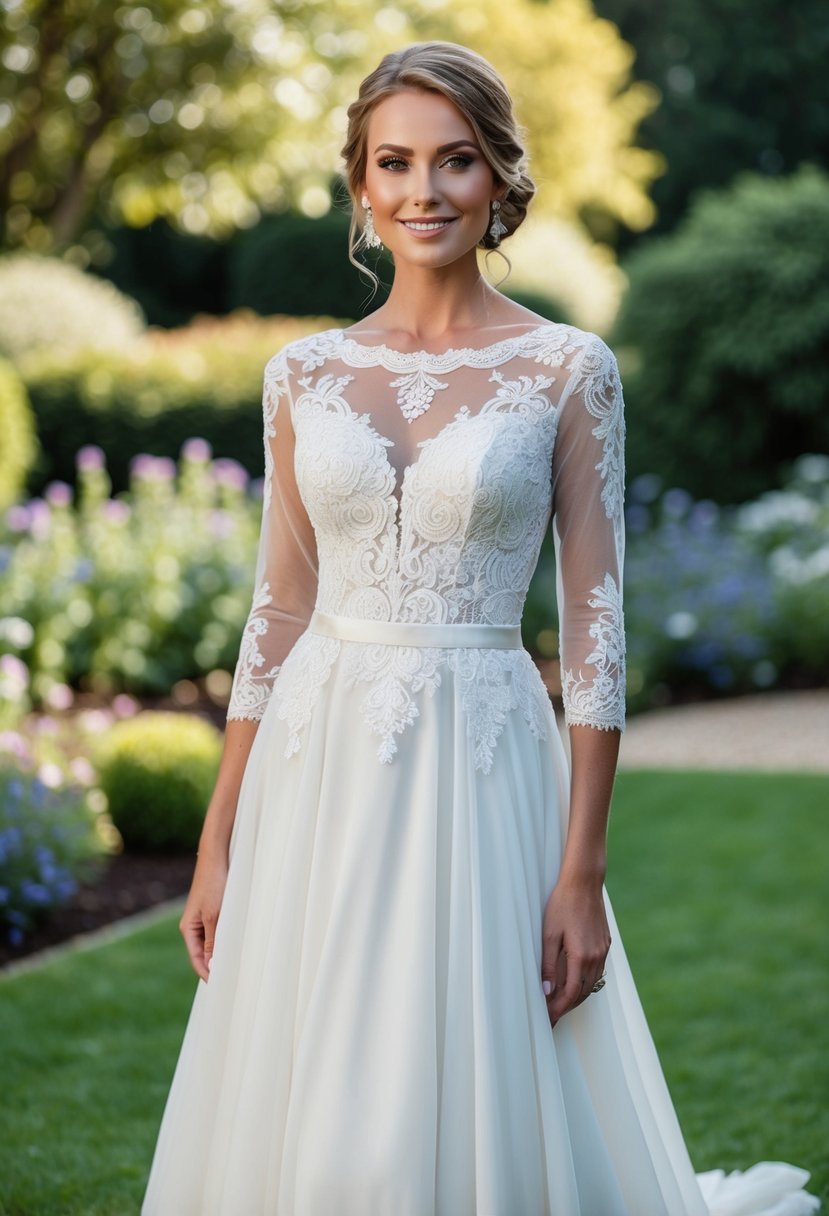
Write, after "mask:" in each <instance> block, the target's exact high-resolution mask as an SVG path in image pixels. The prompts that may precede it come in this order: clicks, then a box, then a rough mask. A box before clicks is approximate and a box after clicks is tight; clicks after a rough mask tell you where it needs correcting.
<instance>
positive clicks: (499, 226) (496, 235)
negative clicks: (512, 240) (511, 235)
mask: <svg viewBox="0 0 829 1216" xmlns="http://www.w3.org/2000/svg"><path fill="white" fill-rule="evenodd" d="M500 211H501V200H500V199H497V198H494V199H493V200H492V223H491V224H490V225H489V235H490V236H491V237H492V239H493V241H494V242H495V244H496V245H500V244H501V237H502V236H504V234H505V233H506V232H507V231H508V229H507V226H506V224H504V223H503V222H502V220H501V215H500Z"/></svg>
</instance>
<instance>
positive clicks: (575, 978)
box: [551, 954, 587, 1021]
mask: <svg viewBox="0 0 829 1216" xmlns="http://www.w3.org/2000/svg"><path fill="white" fill-rule="evenodd" d="M565 958H566V973H565V979H564V983H563V984H562V985H561V986H560V987H559V990H558V993H557V996H556V997H555V999H554V1000H553V1004H552V1008H551V1013H552V1015H553V1017H554V1018H555V1019H556V1021H558V1019H559V1018H561V1017H563V1016H564V1014H565V1013H569V1011H570V1010H571V1009H574V1008H575V1007H576V1005H577V1004H578V1003H579V1001H580V1000H581V998H582V993H583V991H584V984H583V982H582V980H583V977H584V976H585V975H586V974H587V967H586V964H585V962H584V960H583V959H582V958H581V957H580V956H579V955H574V954H569V955H565Z"/></svg>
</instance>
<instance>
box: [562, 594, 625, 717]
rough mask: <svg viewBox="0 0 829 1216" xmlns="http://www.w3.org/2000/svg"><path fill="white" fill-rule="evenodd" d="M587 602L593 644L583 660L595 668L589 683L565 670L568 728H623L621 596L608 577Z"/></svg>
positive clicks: (623, 656)
mask: <svg viewBox="0 0 829 1216" xmlns="http://www.w3.org/2000/svg"><path fill="white" fill-rule="evenodd" d="M590 594H591V595H592V596H593V598H592V599H590V600H588V603H589V605H590V607H591V608H596V609H598V615H597V616H596V619H595V620H594V621H593V623H592V624H591V626H590V629H589V633H590V637H591V638H592V639H593V640H594V642H595V643H596V645H595V646H594V648H593V650H592V651H591V653H590V654H589V655H588V656H587V658H586V659H585V660H584V661H585V663H589V664H591V665H592V666H593V667H595V669H596V671H595V675H594V677H593V679H592V680H591V681H587V680H585V678H584V676H583V675H582V672H581V670H579V674H578V676H575V675H574V674H573V672H572V671H565V672H564V673H563V674H562V677H561V692H562V699H563V701H564V710H565V718H566V721H567V724H568V726H576V725H583V726H598V727H600V728H601V729H603V730H613V729H614V728H618V729H619V730H623V729H624V721H625V632H624V616H623V613H622V593H621V591H620V589H619V588H618V587H617V585H616V582H615V581H614V579H613V577H612V576H611V575H610V574H606V575H605V577H604V582H603V583H602V584H601V585H600V586H598V587H594V588H593V590H592V591H591V593H590Z"/></svg>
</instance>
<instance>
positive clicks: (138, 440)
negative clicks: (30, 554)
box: [22, 314, 337, 493]
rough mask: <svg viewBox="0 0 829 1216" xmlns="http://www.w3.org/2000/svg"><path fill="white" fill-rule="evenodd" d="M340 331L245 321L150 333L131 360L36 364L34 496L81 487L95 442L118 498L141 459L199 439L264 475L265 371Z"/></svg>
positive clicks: (313, 322) (32, 387) (323, 322)
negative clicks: (81, 464) (84, 460)
mask: <svg viewBox="0 0 829 1216" xmlns="http://www.w3.org/2000/svg"><path fill="white" fill-rule="evenodd" d="M335 324H337V322H335V321H333V320H332V319H330V318H327V317H320V318H312V319H305V320H302V321H298V320H294V319H293V318H290V317H287V318H285V317H277V318H269V319H267V320H260V319H259V318H255V317H252V316H251V315H250V314H244V315H238V314H237V315H234V316H231V317H229V318H226V319H225V318H221V319H211V320H201V321H199V322H198V323H196V324H193V325H191V326H187V327H186V328H184V329H181V330H173V331H167V332H164V333H159V334H153V335H149V336H148V338H147V339H146V340H145V341H144V342H142V343H141V344H140V345H139V346H137V347H135V348H133V349H132V350H130V351H127V352H125V353H120V354H118V353H110V354H106V355H101V354H100V353H94V352H88V351H87V352H77V353H76V354H75V355H73V356H69V357H64V356H60V355H52V354H51V353H49V354H46V353H44V354H41V355H38V356H35V357H31V358H29V359H27V360H26V361H25V363H24V364H23V365H22V372H23V376H24V379H25V381H26V385H27V388H28V392H29V397H30V400H31V403H32V407H33V409H34V413H35V418H36V422H37V430H38V436H39V438H40V443H41V454H40V458H39V460H38V462H37V464H36V466H35V468H34V470H33V472H32V474H31V475H30V478H29V489H30V491H31V492H32V493H39V492H40V491H42V489H43V487H44V486H45V485H46V484H47V483H48V482H49V481H52V480H58V481H65V482H68V483H70V484H72V483H73V482H74V480H75V453H76V452H77V451H78V450H79V449H80V448H82V447H84V446H86V445H87V444H92V443H94V444H96V445H97V446H98V447H100V448H102V449H103V451H104V453H105V455H106V464H107V469H108V471H109V475H110V477H111V479H112V484H113V487H114V489H115V491H116V492H117V491H120V490H123V489H125V488H126V486H127V485H128V482H129V468H130V463H131V461H132V458H133V457H134V455H135V454H136V452H145V453H148V454H150V455H154V456H173V455H175V454H176V453H177V452H178V451H179V450H180V449H181V447H182V445H183V443H184V442H185V441H186V440H187V439H188V438H190V437H191V436H192V435H201V436H203V437H204V438H205V439H207V440H208V441H209V443H210V444H211V446H212V448H213V450H214V452H215V453H216V455H217V456H221V457H230V458H232V459H234V460H237V461H239V463H240V464H241V465H243V467H244V468H245V469H247V471H248V472H249V473H250V474H251V475H252V476H260V475H261V473H262V375H263V372H264V369H265V364H266V363H267V361H268V359H269V358H270V356H271V355H273V354H274V352H275V351H277V350H278V349H279V348H280V347H281V346H283V345H284V344H285V343H286V342H289V341H291V340H292V339H294V338H299V337H302V336H304V335H305V334H309V333H313V332H314V331H318V330H321V329H326V328H328V327H329V326H331V325H335Z"/></svg>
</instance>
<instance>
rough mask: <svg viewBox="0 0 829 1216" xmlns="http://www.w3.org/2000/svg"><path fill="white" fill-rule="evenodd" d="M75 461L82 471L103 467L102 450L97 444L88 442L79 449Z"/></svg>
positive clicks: (88, 471) (93, 470)
mask: <svg viewBox="0 0 829 1216" xmlns="http://www.w3.org/2000/svg"><path fill="white" fill-rule="evenodd" d="M75 463H76V464H77V466H78V469H79V470H80V472H82V473H91V472H95V471H97V470H98V469H102V468H103V467H104V451H103V448H99V447H98V446H97V444H94V443H88V444H87V445H86V446H85V447H82V448H80V449H79V451H78V454H77V456H76V457H75Z"/></svg>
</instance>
